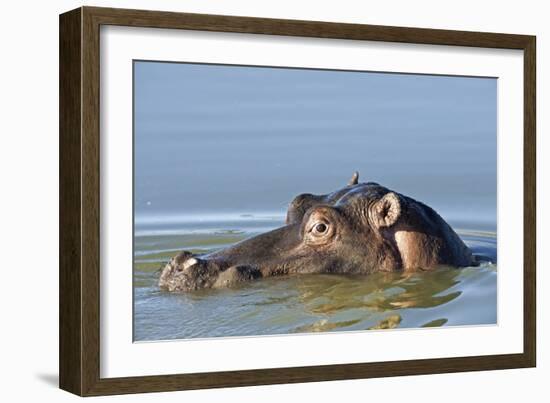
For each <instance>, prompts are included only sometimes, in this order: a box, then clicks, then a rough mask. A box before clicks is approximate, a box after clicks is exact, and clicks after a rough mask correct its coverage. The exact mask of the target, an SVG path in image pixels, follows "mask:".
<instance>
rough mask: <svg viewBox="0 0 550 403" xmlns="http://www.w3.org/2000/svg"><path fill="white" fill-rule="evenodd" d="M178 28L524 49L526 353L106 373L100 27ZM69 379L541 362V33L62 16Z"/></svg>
mask: <svg viewBox="0 0 550 403" xmlns="http://www.w3.org/2000/svg"><path fill="white" fill-rule="evenodd" d="M101 25H124V26H134V27H154V28H174V29H187V30H204V31H217V32H240V33H254V34H269V35H287V36H303V37H319V38H339V39H353V40H370V41H385V42H404V43H419V44H436V45H458V46H474V47H482V48H505V49H521V50H523V51H524V133H523V135H524V268H523V269H524V350H523V353H522V354H504V355H491V356H475V357H456V358H441V359H421V360H408V361H393V362H376V363H360V364H342V365H323V366H308V367H293V368H277V369H256V370H246V371H227V372H210V373H193V374H174V375H158V376H140V377H127V378H100V372H99V351H100V350H99V349H100V346H99V331H100V328H99V326H100V319H99V287H100V282H99V239H100V232H99V189H100V186H99V185H100V172H99V68H100V65H99V31H100V30H99V28H100V26H101ZM59 39H60V56H59V62H60V82H59V92H60V115H59V126H60V127H59V130H60V144H59V147H60V215H59V216H60V223H59V224H60V250H59V260H60V274H59V286H60V287H59V303H60V307H59V333H60V342H59V372H60V376H59V380H60V382H59V383H60V387H61V388H62V389H64V390H67V391H69V392H72V393H75V394H77V395H81V396H92V395H110V394H120V393H138V392H159V391H169V390H186V389H200V388H219V387H230V386H247V385H263V384H278V383H295V382H312V381H328V380H341V379H357V378H374V377H386V376H399V375H417V374H430V373H447V372H459V371H481V370H494V369H506V368H524V367H534V366H535V365H536V347H535V346H536V310H535V309H536V306H535V302H536V294H535V292H536V287H535V275H536V261H535V258H536V256H535V255H536V249H535V248H536V246H535V241H536V216H535V208H536V204H535V203H536V200H535V196H536V183H535V181H536V171H535V166H536V162H535V158H536V148H535V133H536V130H535V120H536V119H535V111H536V107H535V103H536V95H535V90H536V85H535V83H536V80H535V74H536V73H535V71H536V70H535V69H536V66H535V60H536V56H535V54H536V48H535V46H536V45H535V44H536V38H535V37H534V36H528V35H511V34H497V33H484V32H462V31H448V30H436V29H420V28H402V27H390V26H376V25H357V24H340V23H331V22H316V21H297V20H278V19H266V18H250V17H230V16H221V15H206V14H186V13H172V12H160V11H144V10H123V9H111V8H96V7H81V8H78V9H75V10H72V11H69V12H67V13H64V14H62V15H60V38H59Z"/></svg>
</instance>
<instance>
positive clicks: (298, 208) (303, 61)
mask: <svg viewBox="0 0 550 403" xmlns="http://www.w3.org/2000/svg"><path fill="white" fill-rule="evenodd" d="M535 165H536V164H535V37H533V36H526V35H514V34H499V33H482V32H459V31H447V30H433V29H420V28H401V27H387V26H373V25H356V24H340V23H329V22H315V21H296V20H275V19H263V18H251V17H230V16H219V15H201V14H186V13H170V12H159V11H143V10H121V9H107V8H94V7H82V8H79V9H76V10H73V11H70V12H67V13H65V14H62V15H61V16H60V220H61V221H60V387H61V388H62V389H65V390H67V391H70V392H72V393H75V394H78V395H82V396H89V395H106V394H119V393H137V392H153V391H167V390H185V389H197V388H213V387H229V386H245V385H260V384H275V383H289V382H309V381H322V380H337V379H353V378H368V377H383V376H398V375H413V374H429V373H445V372H457V371H478V370H491V369H504V368H521V367H532V366H535V362H536V353H535V340H536V333H535V329H536V326H535V301H536V296H535V234H536V227H535V195H536V189H535V179H536V174H535ZM411 346H413V348H411Z"/></svg>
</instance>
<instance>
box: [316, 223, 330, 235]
mask: <svg viewBox="0 0 550 403" xmlns="http://www.w3.org/2000/svg"><path fill="white" fill-rule="evenodd" d="M326 230H327V226H326V225H325V224H323V223H319V224H317V225H315V232H318V233H320V234H322V233H324V232H325V231H326Z"/></svg>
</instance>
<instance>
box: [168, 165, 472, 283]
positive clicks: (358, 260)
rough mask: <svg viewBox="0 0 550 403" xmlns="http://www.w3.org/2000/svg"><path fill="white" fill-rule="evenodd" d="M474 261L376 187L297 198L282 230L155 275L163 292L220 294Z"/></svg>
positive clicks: (411, 206)
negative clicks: (326, 276)
mask: <svg viewBox="0 0 550 403" xmlns="http://www.w3.org/2000/svg"><path fill="white" fill-rule="evenodd" d="M475 264H476V262H475V259H474V258H473V256H472V253H471V252H470V250H469V249H468V247H467V246H466V245H465V244H464V243H463V242H462V240H461V239H460V238H459V237H458V235H457V234H456V233H455V232H454V231H453V229H452V228H451V227H450V226H449V225H448V224H447V223H446V222H445V221H444V220H443V219H442V218H441V217H440V216H439V215H438V214H437V213H436V212H435V211H434V210H433V209H431V208H430V207H428V206H426V205H425V204H423V203H420V202H418V201H416V200H413V199H411V198H410V197H407V196H404V195H402V194H399V193H396V192H393V191H390V190H389V189H387V188H385V187H383V186H380V185H378V184H377V183H373V182H367V183H358V174H357V173H355V174H354V175H353V177H352V179H351V181H350V182H349V184H348V185H347V186H346V187H344V188H343V189H340V190H338V191H336V192H333V193H329V194H326V195H312V194H301V195H299V196H297V197H296V198H295V199H294V200H293V201H292V202H291V203H290V205H289V208H288V211H287V220H286V225H285V226H284V227H281V228H278V229H276V230H273V231H270V232H267V233H265V234H261V235H258V236H255V237H252V238H250V239H247V240H244V241H242V242H239V243H237V244H235V245H233V246H231V247H228V248H226V249H222V250H220V251H217V252H213V253H209V254H205V255H193V254H192V253H190V252H186V251H184V252H181V253H180V254H178V255H177V256H176V257H174V258H173V259H172V260H171V261H170V262H169V263H168V264H167V265H166V266H165V267H164V269H163V270H162V273H161V276H160V280H159V286H160V287H161V288H163V289H166V290H169V291H190V290H197V289H201V288H222V287H227V286H231V285H233V284H236V283H240V282H244V281H250V280H255V279H260V278H263V277H270V276H279V275H289V274H298V273H301V274H302V273H339V274H347V273H349V274H369V273H372V272H376V271H384V272H393V271H409V272H412V271H417V270H433V269H435V268H437V267H438V266H441V265H448V266H456V267H463V266H470V265H475Z"/></svg>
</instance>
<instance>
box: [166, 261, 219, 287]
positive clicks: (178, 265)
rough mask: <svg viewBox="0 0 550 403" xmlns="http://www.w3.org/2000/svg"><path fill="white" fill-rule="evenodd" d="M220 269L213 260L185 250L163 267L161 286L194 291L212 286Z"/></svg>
mask: <svg viewBox="0 0 550 403" xmlns="http://www.w3.org/2000/svg"><path fill="white" fill-rule="evenodd" d="M218 273H219V270H218V268H216V267H215V265H213V264H212V263H211V262H208V261H205V260H202V259H200V258H199V257H197V256H195V255H193V254H192V253H191V252H187V251H183V252H181V253H180V254H178V255H177V256H175V257H174V258H172V259H171V260H170V261H169V262H168V263H167V264H166V266H165V267H164V269H162V272H161V275H160V279H159V286H160V288H163V289H166V290H168V291H192V290H197V289H199V288H211V287H212V285H213V283H214V282H215V281H216V279H217V276H218Z"/></svg>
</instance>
